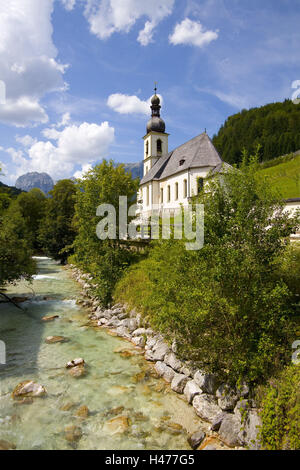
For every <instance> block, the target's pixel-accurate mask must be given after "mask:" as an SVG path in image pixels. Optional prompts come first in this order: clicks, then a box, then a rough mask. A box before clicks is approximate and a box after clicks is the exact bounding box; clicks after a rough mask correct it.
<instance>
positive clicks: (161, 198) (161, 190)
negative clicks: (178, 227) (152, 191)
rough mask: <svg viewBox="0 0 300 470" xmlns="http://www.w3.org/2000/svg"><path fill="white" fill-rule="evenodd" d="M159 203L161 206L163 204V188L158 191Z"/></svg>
mask: <svg viewBox="0 0 300 470" xmlns="http://www.w3.org/2000/svg"><path fill="white" fill-rule="evenodd" d="M160 202H161V204H162V203H163V202H164V188H161V189H160Z"/></svg>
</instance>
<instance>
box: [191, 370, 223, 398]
mask: <svg viewBox="0 0 300 470" xmlns="http://www.w3.org/2000/svg"><path fill="white" fill-rule="evenodd" d="M194 380H195V382H196V384H197V385H198V386H199V387H200V388H201V390H202V391H203V392H204V393H208V394H210V395H214V393H215V392H216V390H217V387H218V384H217V378H216V376H215V375H213V374H206V373H205V372H202V371H201V370H197V372H196V373H195V375H194Z"/></svg>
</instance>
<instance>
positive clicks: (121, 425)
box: [103, 416, 129, 435]
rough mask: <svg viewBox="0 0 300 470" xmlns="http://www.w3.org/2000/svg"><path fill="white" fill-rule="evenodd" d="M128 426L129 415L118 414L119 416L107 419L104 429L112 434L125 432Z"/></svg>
mask: <svg viewBox="0 0 300 470" xmlns="http://www.w3.org/2000/svg"><path fill="white" fill-rule="evenodd" d="M128 427H129V420H128V418H127V416H118V417H117V418H112V419H110V420H109V421H107V422H106V423H105V424H104V426H103V430H104V431H105V432H108V433H109V434H111V435H114V434H122V433H124V432H125V431H127V429H128Z"/></svg>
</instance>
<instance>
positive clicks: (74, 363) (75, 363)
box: [66, 357, 85, 369]
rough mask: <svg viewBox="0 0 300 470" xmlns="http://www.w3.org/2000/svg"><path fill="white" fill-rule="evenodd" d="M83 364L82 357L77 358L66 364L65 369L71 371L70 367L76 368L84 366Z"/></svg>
mask: <svg viewBox="0 0 300 470" xmlns="http://www.w3.org/2000/svg"><path fill="white" fill-rule="evenodd" d="M84 364H85V362H84V359H82V357H79V358H77V359H73V360H72V361H70V362H68V363H67V365H66V368H67V369H71V368H72V367H77V366H84Z"/></svg>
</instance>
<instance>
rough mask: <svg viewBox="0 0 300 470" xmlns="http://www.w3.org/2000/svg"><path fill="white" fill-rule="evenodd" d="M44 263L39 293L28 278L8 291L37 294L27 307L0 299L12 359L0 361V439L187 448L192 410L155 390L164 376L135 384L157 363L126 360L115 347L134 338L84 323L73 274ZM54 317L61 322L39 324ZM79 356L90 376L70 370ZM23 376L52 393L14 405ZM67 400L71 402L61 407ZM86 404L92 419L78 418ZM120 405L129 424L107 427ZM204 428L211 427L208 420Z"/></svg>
mask: <svg viewBox="0 0 300 470" xmlns="http://www.w3.org/2000/svg"><path fill="white" fill-rule="evenodd" d="M38 266H39V274H38V276H37V278H36V279H35V280H34V282H33V284H32V285H31V288H32V289H33V290H34V294H33V293H32V291H31V289H30V287H29V285H28V284H27V283H22V282H21V283H19V284H18V285H17V286H13V287H11V288H10V289H9V291H8V293H9V295H12V294H13V295H16V296H20V295H21V294H24V295H26V296H30V297H31V300H29V301H27V302H25V303H23V304H21V305H22V308H24V309H25V310H24V311H20V310H17V309H16V308H15V307H13V306H12V305H10V304H5V303H2V304H0V340H2V341H4V342H5V343H6V348H7V363H6V365H5V366H1V365H0V439H3V440H7V441H9V442H12V443H14V444H15V445H16V446H17V448H18V449H73V448H77V449H109V450H117V449H128V450H132V449H166V450H167V449H189V446H188V444H187V441H186V438H187V432H191V431H195V430H197V429H199V420H198V418H196V416H195V414H194V411H193V409H192V408H191V407H189V406H188V405H187V404H186V403H185V402H184V401H183V399H182V398H181V397H180V396H179V395H177V394H175V393H173V392H172V391H170V389H168V388H167V387H165V388H164V390H163V391H162V392H158V391H156V390H155V388H156V387H157V386H158V384H161V385H162V384H163V382H162V381H160V380H157V379H154V378H152V377H151V376H150V377H146V378H145V379H144V380H142V381H140V382H136V380H135V376H136V374H138V373H140V372H141V371H145V370H149V368H150V367H151V366H150V365H149V364H148V363H147V362H146V361H145V360H144V359H143V357H142V356H140V355H139V356H133V357H129V358H124V357H121V356H120V354H119V353H117V352H114V351H115V350H116V349H120V348H124V349H132V350H134V347H133V345H131V343H129V342H127V341H124V340H122V339H120V338H116V337H112V336H110V335H108V334H107V333H106V332H105V331H104V330H101V329H96V328H91V327H87V326H85V324H86V322H87V314H88V312H87V311H86V310H85V309H82V308H80V307H78V306H77V305H76V303H75V300H76V298H77V297H78V296H79V293H80V290H79V286H78V284H77V283H76V282H75V281H74V280H73V279H72V278H71V277H70V275H69V273H68V272H67V271H65V270H64V269H62V268H61V267H60V266H58V265H57V264H55V263H54V262H53V261H52V260H49V259H42V258H39V259H38ZM45 296H47V297H48V298H47V299H46V300H44V297H45ZM54 314H58V315H59V319H58V320H55V321H54V322H50V323H44V322H42V321H41V318H42V317H43V316H45V315H54ZM52 335H53V336H56V335H59V336H65V337H66V338H68V339H69V342H67V343H63V344H46V343H45V338H46V337H47V336H52ZM77 357H83V358H84V359H85V361H86V363H87V365H88V369H87V370H88V374H87V375H86V376H85V377H82V378H80V379H75V378H73V377H71V376H70V375H69V374H68V371H67V370H66V369H65V364H66V363H67V362H68V361H70V360H72V359H74V358H77ZM24 380H34V381H35V382H37V383H40V384H42V385H44V386H45V387H46V389H47V397H45V398H39V399H35V400H34V403H33V404H30V405H20V404H16V403H15V402H14V401H13V399H12V398H11V392H12V390H13V389H14V388H15V386H16V385H17V384H19V383H20V382H22V381H24ZM66 404H73V407H72V408H71V409H69V411H62V410H61V408H62V407H63V406H64V405H66ZM82 405H85V406H87V407H88V408H89V410H90V413H91V414H90V416H89V417H88V418H86V419H82V418H78V417H76V416H75V413H76V411H77V409H78V408H79V407H80V406H82ZM119 406H123V407H124V410H123V411H122V412H120V415H122V416H127V417H128V418H129V423H130V425H129V427H128V429H127V430H126V431H125V432H123V433H118V434H112V433H111V432H110V431H109V430H108V429H107V427H106V426H104V424H105V422H107V421H108V420H109V419H111V418H113V417H115V416H113V415H110V414H109V412H110V410H112V409H113V408H116V407H119ZM117 416H118V415H117ZM166 418H167V420H166ZM169 422H171V423H178V424H181V425H182V426H183V430H182V431H180V430H179V431H176V430H172V429H170V428H169V429H168V428H166V426H165V423H169ZM200 424H201V423H200ZM72 425H76V426H79V427H80V428H81V430H82V433H83V435H82V438H81V439H80V440H79V441H78V442H77V443H76V444H70V443H69V442H68V441H67V440H66V436H65V431H64V430H65V427H66V426H72ZM201 426H202V427H203V429H204V430H205V426H206V425H205V424H204V423H203V424H202V425H201Z"/></svg>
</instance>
